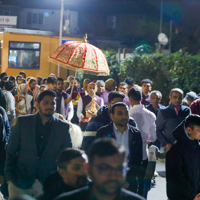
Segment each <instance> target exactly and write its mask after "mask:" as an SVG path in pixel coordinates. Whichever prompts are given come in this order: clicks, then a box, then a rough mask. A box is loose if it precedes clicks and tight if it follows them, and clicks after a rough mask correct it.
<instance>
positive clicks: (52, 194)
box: [37, 172, 77, 200]
mask: <svg viewBox="0 0 200 200" xmlns="http://www.w3.org/2000/svg"><path fill="white" fill-rule="evenodd" d="M75 189H77V188H74V187H71V186H69V185H66V184H65V183H64V182H63V179H62V177H61V176H60V174H59V173H58V172H54V173H53V174H51V175H50V176H49V177H47V178H46V180H45V181H44V183H43V192H44V193H43V194H42V195H41V196H40V197H38V198H37V199H38V200H52V199H54V198H56V197H57V196H59V195H61V194H63V193H65V192H70V191H72V190H75Z"/></svg>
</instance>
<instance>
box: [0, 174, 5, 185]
mask: <svg viewBox="0 0 200 200" xmlns="http://www.w3.org/2000/svg"><path fill="white" fill-rule="evenodd" d="M3 183H4V177H3V176H0V185H3Z"/></svg>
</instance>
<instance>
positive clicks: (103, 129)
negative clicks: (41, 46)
mask: <svg viewBox="0 0 200 200" xmlns="http://www.w3.org/2000/svg"><path fill="white" fill-rule="evenodd" d="M111 127H112V128H113V125H112V124H107V125H105V126H102V127H101V128H99V129H98V132H106V131H109V130H111Z"/></svg>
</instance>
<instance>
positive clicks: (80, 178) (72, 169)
mask: <svg viewBox="0 0 200 200" xmlns="http://www.w3.org/2000/svg"><path fill="white" fill-rule="evenodd" d="M85 156H86V155H84V154H83V156H82V157H81V156H80V157H77V158H74V159H72V160H70V161H69V163H68V164H66V167H65V169H61V168H60V169H59V170H58V173H59V174H60V176H61V177H62V179H63V182H64V183H65V184H67V185H70V186H72V187H83V186H85V185H86V182H87V174H86V169H85V164H86V157H85Z"/></svg>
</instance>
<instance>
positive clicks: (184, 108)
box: [181, 106, 190, 112]
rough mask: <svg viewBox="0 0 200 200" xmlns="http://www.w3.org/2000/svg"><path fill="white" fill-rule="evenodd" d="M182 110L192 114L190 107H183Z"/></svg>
mask: <svg viewBox="0 0 200 200" xmlns="http://www.w3.org/2000/svg"><path fill="white" fill-rule="evenodd" d="M181 109H182V110H183V111H185V112H190V108H189V107H188V106H181Z"/></svg>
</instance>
